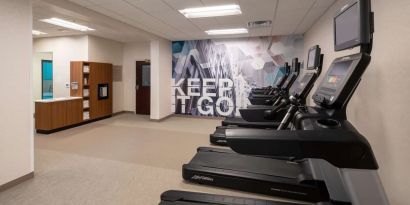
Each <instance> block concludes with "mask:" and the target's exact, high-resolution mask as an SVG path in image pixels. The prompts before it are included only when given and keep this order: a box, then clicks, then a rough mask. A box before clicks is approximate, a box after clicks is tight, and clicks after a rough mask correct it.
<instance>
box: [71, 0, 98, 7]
mask: <svg viewBox="0 0 410 205" xmlns="http://www.w3.org/2000/svg"><path fill="white" fill-rule="evenodd" d="M69 1H71V2H73V3H75V4H79V5H82V6H92V5H94V4H95V3H93V2H91V1H89V0H69Z"/></svg>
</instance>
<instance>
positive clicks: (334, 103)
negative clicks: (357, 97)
mask: <svg viewBox="0 0 410 205" xmlns="http://www.w3.org/2000/svg"><path fill="white" fill-rule="evenodd" d="M369 63H370V56H369V55H368V54H365V53H358V54H354V55H350V56H345V57H340V58H337V59H335V60H334V61H333V62H332V64H331V66H330V68H329V70H328V71H327V73H326V75H325V76H324V78H323V80H322V82H321V84H320V86H319V88H318V89H317V90H316V92H315V93H314V95H313V97H312V98H313V100H314V102H315V103H316V104H317V105H319V106H321V107H325V108H331V109H336V108H342V107H343V106H344V105H346V104H347V102H348V101H349V100H350V97H351V95H352V94H353V92H354V91H355V89H356V87H357V85H358V84H359V82H360V78H361V76H362V74H363V72H364V71H365V70H366V67H367V66H368V64H369Z"/></svg>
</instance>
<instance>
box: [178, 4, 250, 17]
mask: <svg viewBox="0 0 410 205" xmlns="http://www.w3.org/2000/svg"><path fill="white" fill-rule="evenodd" d="M179 12H180V13H182V14H183V15H184V16H185V17H187V18H203V17H213V16H230V15H239V14H242V11H241V7H240V6H239V5H236V4H232V5H223V6H210V7H198V8H187V9H183V10H179Z"/></svg>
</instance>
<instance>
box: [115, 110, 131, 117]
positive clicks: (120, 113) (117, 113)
mask: <svg viewBox="0 0 410 205" xmlns="http://www.w3.org/2000/svg"><path fill="white" fill-rule="evenodd" d="M126 113H128V114H135V112H133V111H126V110H123V111H119V112H115V113H113V114H112V116H113V117H114V116H117V115H122V114H126Z"/></svg>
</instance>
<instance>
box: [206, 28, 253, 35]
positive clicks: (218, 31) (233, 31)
mask: <svg viewBox="0 0 410 205" xmlns="http://www.w3.org/2000/svg"><path fill="white" fill-rule="evenodd" d="M205 32H206V33H207V34H208V35H225V34H243V33H248V29H246V28H232V29H214V30H208V31H205Z"/></svg>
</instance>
